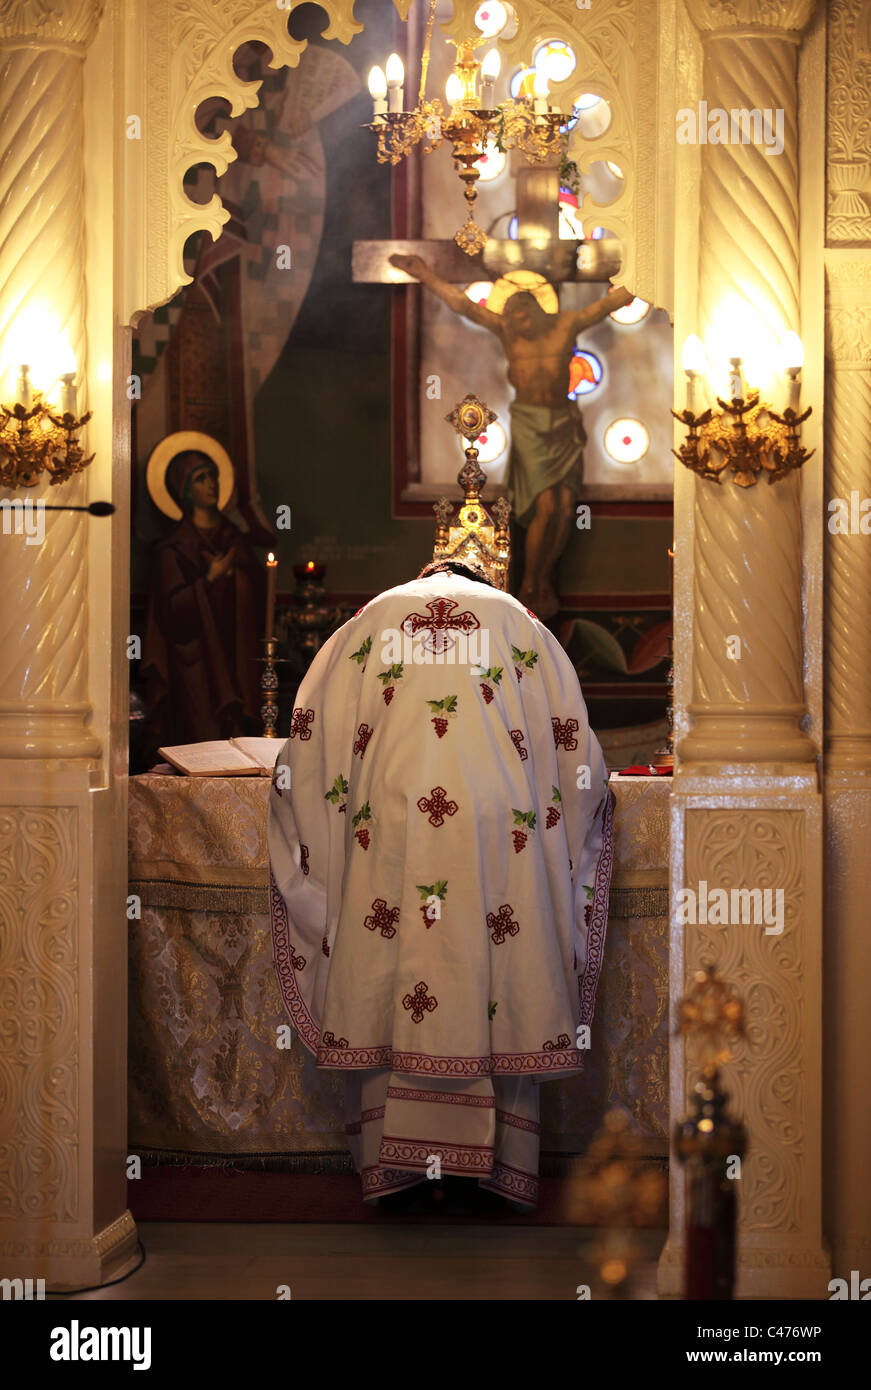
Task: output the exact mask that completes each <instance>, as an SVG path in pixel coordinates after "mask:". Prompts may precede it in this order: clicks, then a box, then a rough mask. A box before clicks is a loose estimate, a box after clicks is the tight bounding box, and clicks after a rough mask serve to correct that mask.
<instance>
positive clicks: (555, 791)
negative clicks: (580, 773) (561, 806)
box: [552, 787, 562, 802]
mask: <svg viewBox="0 0 871 1390" xmlns="http://www.w3.org/2000/svg"><path fill="white" fill-rule="evenodd" d="M552 800H553V801H555V802H556V801H562V797H561V796H560V789H559V787H554V788H553V797H552Z"/></svg>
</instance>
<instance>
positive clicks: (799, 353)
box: [780, 329, 804, 414]
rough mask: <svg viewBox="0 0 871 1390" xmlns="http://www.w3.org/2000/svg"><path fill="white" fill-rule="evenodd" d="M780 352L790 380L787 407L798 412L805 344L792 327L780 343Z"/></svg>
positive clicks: (784, 368)
mask: <svg viewBox="0 0 871 1390" xmlns="http://www.w3.org/2000/svg"><path fill="white" fill-rule="evenodd" d="M780 352H781V357H782V359H783V370H784V371H785V372H786V375H787V378H788V380H789V387H788V389H787V393H786V405H787V409H789V410H793V411H795V413H796V414H798V402H799V398H800V396H801V369H802V367H803V366H804V346H803V345H802V341H801V338H800V337H799V336H798V334H797V333H793V332H792V330H791V329H790V331H789V333H787V334H786V335H785V337H784V339H783V342H782V343H781V344H780Z"/></svg>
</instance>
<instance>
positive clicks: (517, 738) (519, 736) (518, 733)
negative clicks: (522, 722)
mask: <svg viewBox="0 0 871 1390" xmlns="http://www.w3.org/2000/svg"><path fill="white" fill-rule="evenodd" d="M510 734H511V742H512V743H513V744H514V747H515V748H516V749H517V751H518V753H519V754H520V761H521V762H522V763H525V762H526V760H527V758H528V757H529V754H528V753H527V751H526V749H525V748H524V746H523V731H522V729H511V730H510Z"/></svg>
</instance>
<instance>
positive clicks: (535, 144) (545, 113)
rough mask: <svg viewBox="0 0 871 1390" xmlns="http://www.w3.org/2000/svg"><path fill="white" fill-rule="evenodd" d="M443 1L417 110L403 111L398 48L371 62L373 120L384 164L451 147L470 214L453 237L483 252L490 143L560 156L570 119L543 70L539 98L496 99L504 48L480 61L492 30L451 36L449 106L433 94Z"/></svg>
mask: <svg viewBox="0 0 871 1390" xmlns="http://www.w3.org/2000/svg"><path fill="white" fill-rule="evenodd" d="M435 7H436V0H429V14H428V16H427V26H426V37H425V39H424V45H423V53H422V55H421V63H420V87H419V90H418V97H417V105H416V106H415V108H414V110H413V111H405V110H403V83H404V79H405V71H404V68H403V65H402V60H401V59H400V58H399V56H398V54H396V53H391V55H390V57H389V58H388V60H387V64H386V70H384V69H382V68H380V67H374V68H372V70H371V72H370V73H369V93H370V95H371V96H372V99H373V102H374V114H373V119H372V121H371V122H370V123H369V124H368V125H367V127H366V128H367V129H368V130H372V131H374V132H375V134H376V135H377V136H378V146H377V159H378V163H379V164H398V163H399V161H400V160H401V159H403V158H405V156H406V155H407V154H409V153H410V152H411V150H413V149H414V148H415V146H416V145H419V144H420V143H421V142H422V141H423V142H424V145H423V149H424V153H425V154H430V153H431V152H432V151H433V150H436V149H438V147H439V145H441V143H442V141H443V140H444V139H447V140H448V141H449V142H450V144H451V147H452V150H453V156H454V168H455V169H456V170H457V171H458V172H459V176H460V178H461V179H462V181H463V184H464V185H465V188H464V196H465V199H466V220H465V223H464V224H463V226H462V227H461V228H460V229H459V231H458V232H456V233H455V235H454V241H455V242H456V243H457V245H458V246H459V247H460V249H461V250H463V251H465V252H466V254H467V255H469V256H474V255H475V253H476V252H478V251H482V250H483V249H484V246H485V245H486V242H487V236H486V233H485V232H484V231H482V229H481V228H480V227H479V226H478V224H477V223H476V221H475V217H474V207H475V199H476V197H477V187H476V185H477V182H478V179H479V177H480V170H479V169H478V168H477V167H476V166H477V163H478V161H479V160H480V159H481V157H482V156H483V155H484V154H485V152H486V150H487V147H488V145H490V144H493V145H495V146H496V148H497V149H498V150H500V151H506V150H511V149H515V148H516V149H519V150H521V151H522V152H523V154H525V155H526V157H527V159H529V160H530V161H531V162H532V163H537V164H542V163H544V162H545V161H546V160H549V159H553V158H554V157H556V156H557V155H559V154H560V153H561V151H562V146H563V134H562V132H561V130H560V127H561V125H562V124H563V123H564V121H565V119H566V118H565V117H564V116H563V115H562V114H561V113H560V112H559V111H555V110H553V109H552V108H551V107H550V106H549V104H548V84H547V79H546V77H545V76H544V74H542V73H539V74H537V75H536V78H535V83H534V89H533V95H532V97H531V98H530V97H528V96H521V97H520V99H519V100H514V99H511V98H509V99H508V100H507V101H503V102H501V103H500V104H499V105H498V106H497V105H495V104H494V83H495V81H496V78H497V77H498V76H499V67H500V59H499V52H498V50H497V49H495V48H493V49H491V50H490V52H489V53H488V54H487V55H486V56H485V57H484V59H483V61H479V60H478V59H477V58H476V57H475V49H476V48H478V47H479V46H480V45H481V44H482V43H485V42H486V41H487V40H486V36H485V35H483V34H481V35H479V36H478V37H476V38H467V39H462V40H459V41H457V40H454V39H450V40H449V42H450V43H453V44H454V46H455V48H456V50H457V56H456V60H455V62H454V70H453V72H452V73H451V75H450V77H449V78H448V80H447V83H446V86H445V97H446V100H447V103H448V105H447V107H445V106H443V105H442V103H441V101H440V100H439V98H438V97H433V98H432V99H429V98H427V95H426V79H427V71H428V69H429V58H430V45H431V41H432V26H433V20H434V18H435Z"/></svg>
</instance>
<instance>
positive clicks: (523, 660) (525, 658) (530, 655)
mask: <svg viewBox="0 0 871 1390" xmlns="http://www.w3.org/2000/svg"><path fill="white" fill-rule="evenodd" d="M511 655H512V656H513V657H514V664H515V665H516V666H525V667H526V669H527V671H531V670H532V668H533V666H534V665H535V663H536V662H537V661H538V652H536V651H528V652H522V651H521V650H520V648H519V647H515V646H514V644H513V643H512V644H511Z"/></svg>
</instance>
